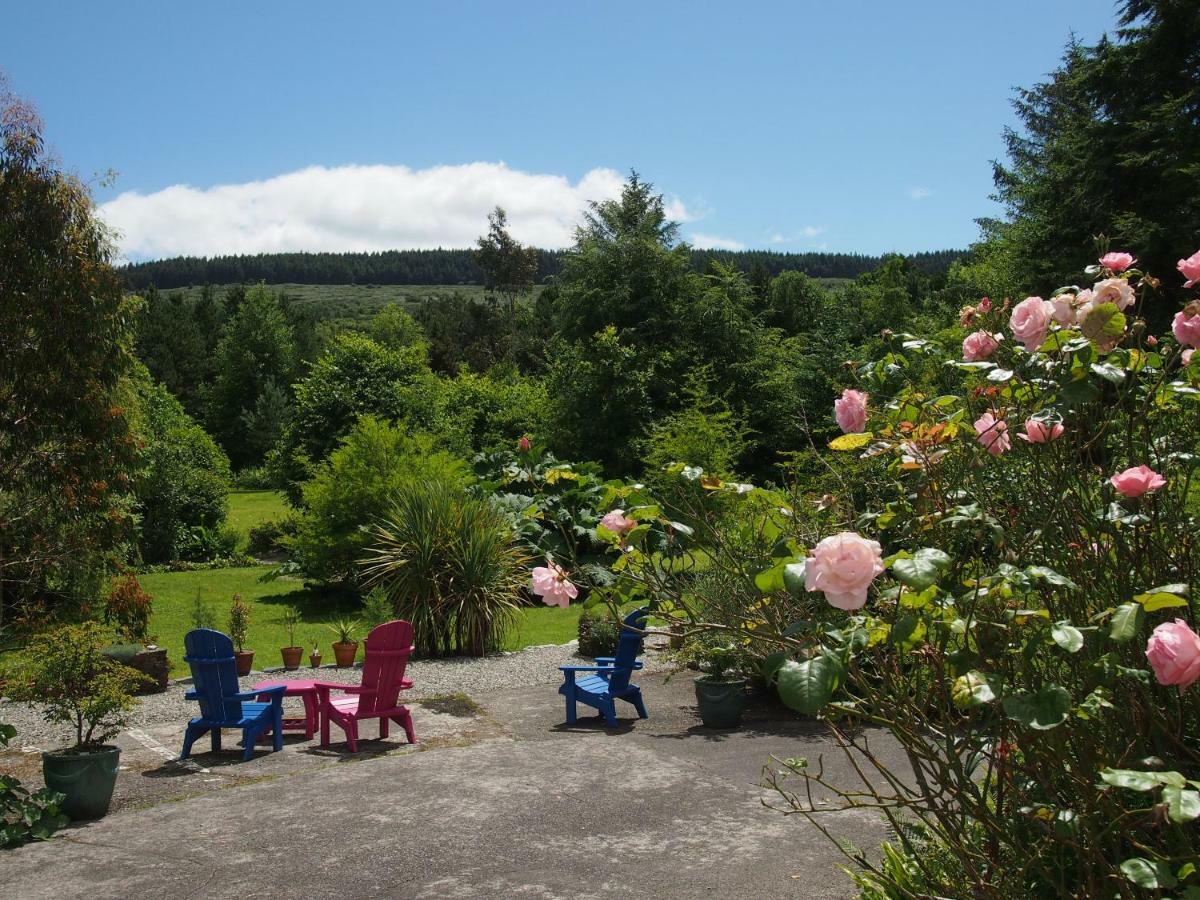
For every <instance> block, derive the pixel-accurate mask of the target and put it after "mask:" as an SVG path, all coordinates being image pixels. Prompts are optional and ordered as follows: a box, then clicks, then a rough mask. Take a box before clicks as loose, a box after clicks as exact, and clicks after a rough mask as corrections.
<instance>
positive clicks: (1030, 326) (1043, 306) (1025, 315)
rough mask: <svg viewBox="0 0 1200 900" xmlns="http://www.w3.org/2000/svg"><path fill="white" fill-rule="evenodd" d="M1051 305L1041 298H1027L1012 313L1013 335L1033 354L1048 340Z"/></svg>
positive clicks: (1010, 321) (1010, 323)
mask: <svg viewBox="0 0 1200 900" xmlns="http://www.w3.org/2000/svg"><path fill="white" fill-rule="evenodd" d="M1051 309H1052V307H1051V305H1050V304H1049V303H1047V302H1046V301H1045V300H1043V299H1042V298H1041V297H1026V298H1025V299H1024V300H1022V301H1021V302H1020V303H1018V304H1017V305H1016V306H1015V307H1014V308H1013V311H1012V317H1011V318H1010V319H1009V325H1010V326H1011V327H1012V332H1013V335H1014V336H1015V337H1016V339H1017V340H1018V341H1020V342H1021V343H1022V344H1024V345H1025V349H1026V350H1028V351H1029V352H1030V353H1032V352H1033V351H1034V350H1036V349H1037V348H1038V347H1040V346H1042V344H1043V343H1044V342H1045V340H1046V332H1047V331H1049V330H1050V310H1051Z"/></svg>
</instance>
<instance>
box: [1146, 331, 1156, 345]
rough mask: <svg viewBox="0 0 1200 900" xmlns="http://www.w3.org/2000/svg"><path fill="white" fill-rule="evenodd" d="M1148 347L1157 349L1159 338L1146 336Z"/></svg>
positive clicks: (1150, 335)
mask: <svg viewBox="0 0 1200 900" xmlns="http://www.w3.org/2000/svg"><path fill="white" fill-rule="evenodd" d="M1146 346H1147V347H1157V346H1158V338H1156V337H1155V336H1154V335H1152V334H1148V335H1146Z"/></svg>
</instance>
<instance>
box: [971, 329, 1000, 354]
mask: <svg viewBox="0 0 1200 900" xmlns="http://www.w3.org/2000/svg"><path fill="white" fill-rule="evenodd" d="M962 347H963V359H965V360H966V361H967V362H981V361H982V360H985V359H987V358H988V357H989V356H991V355H992V354H993V353H995V352H996V350H997V349H998V348H999V347H1000V342H999V341H997V340H996V338H994V337H992V336H991V335H990V334H988V333H987V332H986V331H973V332H971V333H970V334H968V335H967V336H966V338H965V339H964V340H963V345H962Z"/></svg>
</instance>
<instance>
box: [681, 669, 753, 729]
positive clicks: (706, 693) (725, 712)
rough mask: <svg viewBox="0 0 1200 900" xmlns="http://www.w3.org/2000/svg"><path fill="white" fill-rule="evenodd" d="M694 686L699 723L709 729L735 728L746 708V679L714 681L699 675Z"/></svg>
mask: <svg viewBox="0 0 1200 900" xmlns="http://www.w3.org/2000/svg"><path fill="white" fill-rule="evenodd" d="M693 683H694V684H695V685H696V705H697V706H698V707H699V709H700V721H702V722H703V723H704V724H705V725H706V726H707V727H709V728H737V727H738V725H739V724H741V721H742V710H743V709H744V708H745V706H746V679H745V678H729V679H721V680H720V681H715V680H713V679H711V678H710V677H709V676H707V675H701V676H700V677H699V678H697V679H695V681H694V682H693Z"/></svg>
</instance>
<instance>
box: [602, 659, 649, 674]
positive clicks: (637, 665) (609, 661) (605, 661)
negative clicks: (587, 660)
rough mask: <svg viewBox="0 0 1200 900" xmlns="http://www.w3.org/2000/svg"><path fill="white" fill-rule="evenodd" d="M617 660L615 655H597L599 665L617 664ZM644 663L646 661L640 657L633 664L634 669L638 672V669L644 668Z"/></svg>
mask: <svg viewBox="0 0 1200 900" xmlns="http://www.w3.org/2000/svg"><path fill="white" fill-rule="evenodd" d="M616 662H617V658H616V657H615V656H597V657H596V664H597V665H602V666H615V665H616ZM643 665H644V663H643V662H642V661H641V660H640V659H639V660H637V661H636V662H635V663H634V664H633V670H634V671H635V672H636V671H637V670H638V669H640V668H642V666H643Z"/></svg>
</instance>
